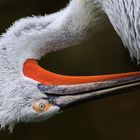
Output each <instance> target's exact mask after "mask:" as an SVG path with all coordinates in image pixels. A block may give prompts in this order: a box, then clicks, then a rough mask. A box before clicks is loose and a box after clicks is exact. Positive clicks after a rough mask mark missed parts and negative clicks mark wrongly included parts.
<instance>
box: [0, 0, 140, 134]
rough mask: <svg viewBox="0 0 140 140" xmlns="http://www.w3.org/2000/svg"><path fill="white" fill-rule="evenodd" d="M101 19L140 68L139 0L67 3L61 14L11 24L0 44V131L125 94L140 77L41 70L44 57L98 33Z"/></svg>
mask: <svg viewBox="0 0 140 140" xmlns="http://www.w3.org/2000/svg"><path fill="white" fill-rule="evenodd" d="M102 13H105V14H106V15H107V16H108V18H109V20H110V21H111V23H112V25H113V27H114V29H115V30H116V32H117V33H118V35H119V36H120V38H121V39H122V41H123V43H124V45H125V46H126V48H128V50H129V52H130V56H131V57H132V58H136V59H137V62H138V63H139V62H140V2H139V0H70V2H69V4H68V5H67V6H66V8H64V9H62V10H60V11H58V12H56V13H53V14H50V15H45V16H34V17H26V18H23V19H20V20H18V21H16V22H15V23H14V24H13V25H12V26H11V27H10V28H9V29H8V30H7V31H6V33H4V34H2V35H1V38H0V126H1V128H5V127H6V126H8V127H9V130H10V131H12V129H13V127H14V126H15V124H17V123H19V122H34V121H36V122H37V121H42V120H46V119H48V118H50V117H52V116H54V115H56V114H58V113H60V112H62V111H63V110H65V109H67V108H69V107H71V106H75V105H77V104H80V103H83V102H87V101H91V100H94V99H97V98H99V97H104V96H106V95H115V94H118V93H125V92H126V91H127V90H129V89H135V88H138V87H139V85H140V72H139V71H137V72H129V73H120V74H109V75H97V76H67V75H60V74H55V73H53V72H50V71H48V70H46V69H43V68H42V67H41V66H40V65H39V64H38V60H40V59H41V57H43V56H44V55H46V54H47V53H51V52H53V51H58V50H60V49H63V48H67V47H70V46H74V45H77V44H79V43H81V42H82V41H84V40H86V39H87V38H88V36H89V35H90V34H91V32H93V33H94V32H95V33H96V29H97V28H100V26H101V25H102V24H101V21H102V16H101V14H102Z"/></svg>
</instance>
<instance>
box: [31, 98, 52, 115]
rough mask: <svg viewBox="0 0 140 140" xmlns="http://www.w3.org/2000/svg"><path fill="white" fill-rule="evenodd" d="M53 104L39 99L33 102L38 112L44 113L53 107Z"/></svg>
mask: <svg viewBox="0 0 140 140" xmlns="http://www.w3.org/2000/svg"><path fill="white" fill-rule="evenodd" d="M51 106H52V104H50V103H48V102H47V101H45V100H39V101H37V102H36V103H34V104H33V109H34V110H35V111H36V112H39V113H43V112H47V111H48V110H49V109H50V108H51Z"/></svg>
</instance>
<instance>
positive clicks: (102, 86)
mask: <svg viewBox="0 0 140 140" xmlns="http://www.w3.org/2000/svg"><path fill="white" fill-rule="evenodd" d="M24 75H25V76H27V77H29V78H32V79H34V80H36V81H38V82H39V83H40V84H38V89H39V90H40V91H42V92H43V93H45V94H46V95H47V97H48V99H49V102H50V103H51V104H54V105H57V106H59V107H60V108H61V109H62V110H64V109H66V108H68V107H72V106H75V105H77V104H81V103H84V102H88V101H92V100H95V99H98V98H103V97H106V96H110V95H118V94H121V93H127V92H128V91H130V90H135V89H140V72H129V73H121V74H110V75H99V76H64V75H58V74H54V73H52V72H49V71H47V70H45V69H43V68H41V67H40V66H39V65H38V63H37V61H36V60H33V59H30V60H28V61H27V62H26V63H25V64H24Z"/></svg>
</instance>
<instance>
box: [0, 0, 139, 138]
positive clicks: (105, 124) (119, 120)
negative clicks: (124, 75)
mask: <svg viewBox="0 0 140 140" xmlns="http://www.w3.org/2000/svg"><path fill="white" fill-rule="evenodd" d="M67 3H68V0H0V19H1V22H0V32H1V33H2V32H4V31H5V29H6V28H8V27H9V26H10V25H11V24H12V23H13V22H14V21H15V20H16V19H19V18H21V17H26V16H31V15H44V14H46V13H47V14H49V13H52V12H55V11H58V10H59V9H61V8H62V7H65V5H66V4H67ZM102 26H106V27H105V28H104V29H102V30H101V31H99V32H98V33H97V34H96V35H94V36H92V37H91V38H90V39H89V40H88V41H87V42H84V43H82V44H81V45H79V46H76V47H71V48H68V49H65V50H62V51H58V52H55V53H52V54H48V55H47V56H46V57H44V58H43V59H42V61H41V65H43V66H44V67H47V69H49V70H51V71H53V72H57V73H61V74H68V75H95V74H107V73H118V72H127V71H134V70H138V67H137V66H136V63H135V62H132V61H131V60H130V58H129V53H128V51H127V50H126V49H125V48H124V47H123V44H122V42H121V40H120V39H119V37H118V36H117V34H116V33H115V31H114V30H113V28H112V26H111V24H110V23H109V21H108V19H107V18H106V22H105V23H103V25H102ZM8 139H9V140H18V139H20V140H22V139H23V140H25V139H27V140H29V139H33V140H38V139H44V140H45V139H46V140H49V139H51V140H140V95H139V92H129V93H127V94H124V95H119V96H114V97H109V98H105V99H100V100H97V101H93V102H90V103H86V104H83V105H79V106H77V107H75V108H71V109H68V110H66V111H65V112H63V113H61V114H60V115H58V116H56V117H54V118H52V119H50V120H48V121H46V122H41V123H36V124H18V125H17V126H16V127H15V129H14V132H13V134H11V135H9V134H8V132H7V131H1V132H0V140H8Z"/></svg>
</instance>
